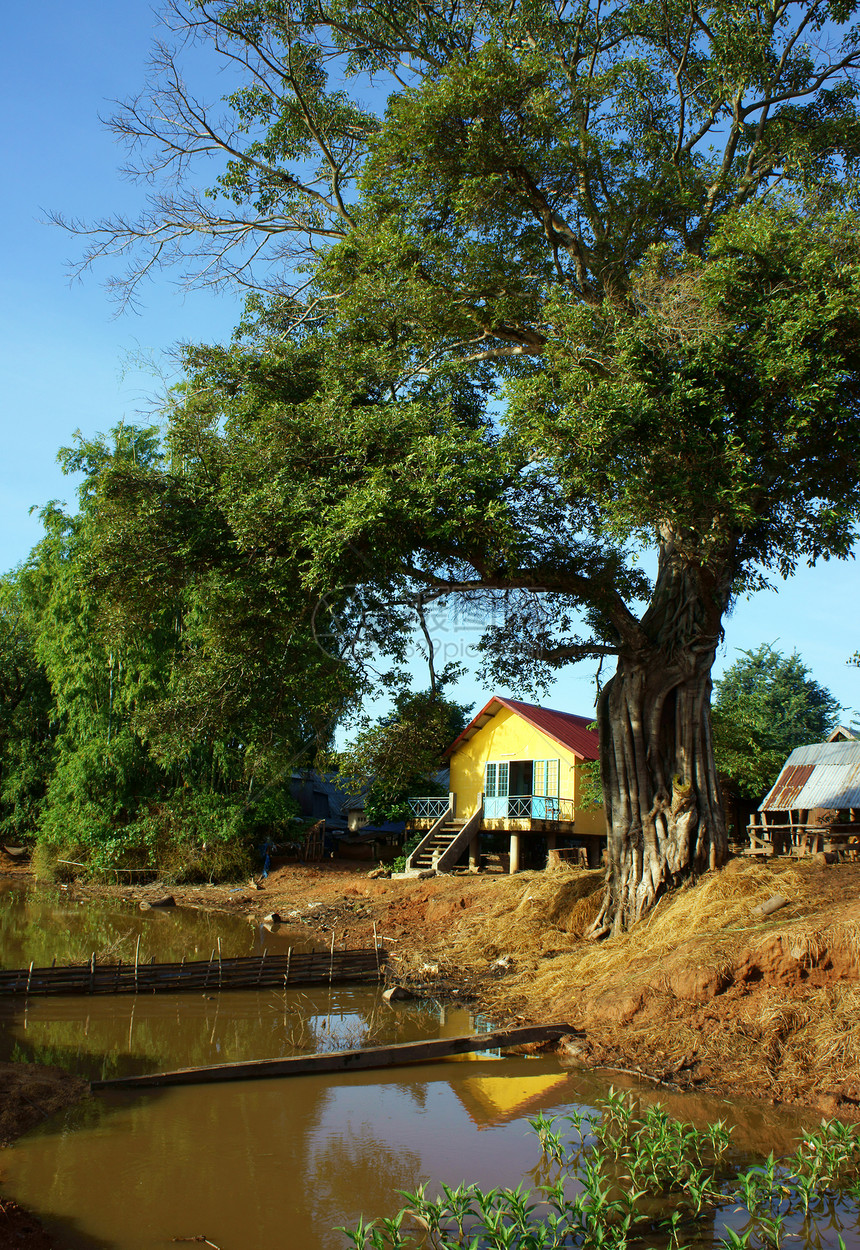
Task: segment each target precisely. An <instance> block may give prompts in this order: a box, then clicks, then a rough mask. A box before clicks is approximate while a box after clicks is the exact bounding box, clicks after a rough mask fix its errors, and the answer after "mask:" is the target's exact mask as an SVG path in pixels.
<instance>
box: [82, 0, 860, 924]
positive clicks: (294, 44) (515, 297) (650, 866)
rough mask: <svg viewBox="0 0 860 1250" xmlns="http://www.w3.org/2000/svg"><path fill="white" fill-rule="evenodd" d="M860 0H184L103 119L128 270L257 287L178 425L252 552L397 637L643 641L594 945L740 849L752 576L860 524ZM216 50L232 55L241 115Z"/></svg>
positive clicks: (131, 284)
mask: <svg viewBox="0 0 860 1250" xmlns="http://www.w3.org/2000/svg"><path fill="white" fill-rule="evenodd" d="M855 8H856V6H855V5H854V4H853V3H850V2H849V0H767V2H766V3H764V4H760V3H753V2H752V0H706V2H700V0H683V3H681V2H680V0H610V2H607V0H570V2H568V0H520V2H519V3H518V4H516V5H513V4H510V3H509V2H508V0H446V3H444V4H437V3H435V2H434V0H430V3H426V2H424V0H422V2H421V3H417V0H375V2H373V3H371V2H370V0H249V2H248V3H243V2H240V3H234V4H230V3H225V2H222V0H212V2H208V0H202V2H194V0H176V2H175V3H174V4H173V5H172V6H171V8H170V9H169V10H168V12H167V14H166V18H165V21H166V24H167V33H166V36H165V41H164V42H163V43H162V44H161V45H159V47H158V49H157V51H156V56H155V59H154V63H153V76H152V80H151V82H150V84H149V87H148V88H147V90H146V91H145V92H144V94H143V95H141V96H140V97H138V98H137V99H134V100H132V101H130V102H129V103H128V104H127V105H126V106H125V107H123V108H122V109H121V111H120V112H119V114H118V115H117V117H116V119H115V122H114V125H115V127H116V129H117V131H118V133H119V134H120V135H121V136H122V137H123V138H124V139H126V140H127V141H128V143H129V145H130V147H131V148H132V150H133V152H134V153H135V154H136V155H135V158H134V159H135V161H136V165H135V168H136V169H137V170H138V172H140V173H141V174H142V175H145V176H146V177H147V178H150V179H155V180H156V184H157V185H156V189H155V190H154V192H153V194H152V197H151V199H150V200H149V204H148V208H147V209H146V211H145V212H144V214H143V215H142V217H141V218H140V219H139V220H135V221H132V220H110V221H104V222H101V223H97V224H95V225H93V226H86V227H85V226H80V225H79V226H77V227H74V226H73V228H75V229H77V230H79V231H81V232H82V233H85V234H88V235H89V236H90V240H91V246H90V250H89V252H88V256H87V260H92V259H94V258H95V257H97V256H103V255H106V254H114V255H117V254H119V255H125V256H127V257H128V258H129V269H128V271H127V273H126V275H125V284H124V287H123V289H124V290H125V292H126V293H131V294H132V296H133V292H134V291H135V290H136V284H137V282H138V280H139V279H141V278H142V277H144V276H145V275H146V274H149V273H151V272H152V271H153V269H154V268H156V267H159V266H163V265H166V264H172V265H179V266H180V267H181V268H182V269H183V272H184V274H185V277H186V279H187V280H188V281H197V282H208V283H216V284H217V283H220V284H228V285H229V284H233V285H234V286H237V287H239V288H244V289H246V290H247V291H248V292H249V298H248V304H247V310H246V313H245V317H244V320H243V322H242V325H241V326H240V329H239V332H238V333H237V337H236V339H235V341H234V343H233V344H232V345H230V346H229V347H227V348H224V349H219V348H195V349H193V350H189V352H188V358H187V364H188V369H189V389H188V394H189V395H190V396H192V397H193V400H189V404H188V405H187V407H186V411H185V412H184V413H183V414H181V415H180V416H179V417H178V418H177V419H176V420H177V428H181V430H182V441H183V446H184V447H186V449H187V448H188V447H192V448H193V445H194V439H193V437H191V436H190V435H189V429H190V428H191V427H192V426H194V424H195V423H198V424H202V426H205V428H206V431H207V438H208V439H210V440H211V439H213V438H215V439H217V440H220V442H221V444H222V452H221V453H220V454H221V455H222V456H223V461H222V470H221V471H222V473H223V474H224V481H225V483H227V485H226V486H225V490H226V491H228V495H227V496H225V500H226V502H225V512H226V513H227V514H229V517H230V524H231V526H232V527H233V532H234V533H235V535H236V541H237V542H238V543H239V545H240V547H241V549H242V550H243V551H244V552H245V557H246V559H247V560H248V562H251V563H252V562H254V561H257V562H260V563H261V564H266V562H268V564H271V563H272V562H275V563H276V562H277V561H278V560H279V559H280V558H287V557H288V558H289V559H290V561H292V562H293V563H294V564H295V562H296V561H298V566H299V567H300V569H301V578H302V581H303V583H304V587H305V590H306V591H307V592H309V593H311V594H313V595H316V596H318V598H319V600H320V602H321V603H322V604H323V605H325V604H326V603H328V602H330V599H329V596H331V595H332V594H336V595H337V596H338V603H339V604H341V605H343V604H344V603H345V602H346V599H345V598H344V594H345V592H344V590H343V588H344V587H350V588H352V589H351V590H350V592H349V595H348V596H347V599H348V602H349V607H348V608H342V611H343V613H344V615H345V617H346V618H347V619H348V620H349V621H350V622H351V623H355V622H364V623H367V622H368V621H373V622H375V625H374V629H375V634H374V637H375V639H376V641H377V642H379V643H381V644H382V645H383V646H386V645H387V646H388V648H389V649H390V650H393V651H395V652H396V651H397V648H398V646H399V645H400V643H401V641H402V629H405V628H406V627H407V613H406V611H405V608H406V607H408V606H410V605H411V606H412V607H414V608H415V609H416V611H417V612H418V614H419V617H420V616H421V613H422V611H423V610H424V609H426V607H427V605H428V604H429V603H431V602H433V601H436V600H443V601H449V600H451V599H452V598H453V597H455V596H464V597H467V598H471V599H473V600H476V601H477V602H478V603H479V604H483V605H492V607H493V611H492V613H491V614H488V617H487V619H488V622H489V623H488V626H487V629H486V632H485V635H484V640H483V644H482V645H483V648H484V652H485V656H486V661H487V665H488V668H489V670H490V671H491V672H493V673H494V675H496V676H505V677H507V678H508V679H509V680H511V681H515V682H523V681H525V680H527V679H528V680H534V679H537V678H540V677H541V676H542V675H546V674H547V673H548V672H550V671H551V670H552V669H554V668H556V667H557V666H560V665H564V664H567V663H570V662H572V661H576V660H579V659H583V658H585V657H616V659H617V669H616V671H615V675H614V676H612V677H611V679H610V680H608V681H607V682H606V684H605V685H604V686H603V688H602V690H601V692H600V696H599V701H598V721H599V727H600V739H601V759H602V780H603V789H604V796H605V803H606V812H607V817H608V821H609V827H610V837H609V846H610V856H609V872H608V878H607V890H606V897H605V903H604V907H603V910H602V912H601V915H600V918H599V920H598V922H597V924H596V926H595V933H597V934H599V933H605V932H609V931H611V930H613V929H617V928H619V927H621V926H624V925H626V924H629V923H630V922H632V921H633V920H635V919H636V918H638V917H640V916H641V915H642V914H643V913H644V912H645V911H646V910H647V909H648V907H649V906H650V905H651V904H652V903H653V902H654V900H655V898H656V897H657V895H658V894H659V892H660V891H661V890H662V889H664V888H665V887H666V886H667V885H668V884H671V883H673V882H675V881H677V880H679V879H681V878H683V877H684V876H685V875H687V874H690V873H695V872H699V871H702V870H705V869H707V868H708V867H714V866H717V865H719V864H720V863H721V862H722V860H723V859H724V857H725V854H726V829H725V826H724V820H723V816H722V813H721V806H720V799H719V791H718V783H717V776H716V773H715V768H714V761H713V752H712V748H711V737H710V721H709V702H710V690H711V681H710V672H711V666H712V663H713V660H714V656H715V652H716V648H717V646H718V644H719V641H720V638H721V632H722V622H723V618H724V615H725V613H726V611H727V610H728V609H729V608H730V606H731V603H732V600H733V598H734V597H735V596H737V595H738V594H741V593H746V592H748V591H750V590H751V589H754V588H755V587H756V586H758V585H761V584H763V583H764V582H765V580H766V578H767V576H768V573H769V572H770V571H773V572H775V573H777V574H780V575H786V574H788V573H790V572H791V570H792V569H793V568H794V567H795V565H796V564H797V562H798V561H810V562H813V561H815V560H817V559H819V558H829V557H847V556H848V555H849V554H850V551H851V546H852V541H853V532H854V525H855V521H856V518H857V514H858V503H860V478H858V453H860V412H858V399H860V248H858V240H857V232H856V218H855V216H854V213H855V210H856V206H857V196H856V189H857V184H856V174H857V163H858V156H860V119H858V110H857V70H858V66H860V35H858V31H857V28H856V27H855V26H854V25H853V24H852V23H853V17H854V12H855ZM189 44H196V45H201V46H203V47H208V48H209V49H210V50H211V52H212V54H213V56H215V57H216V58H217V57H220V58H221V59H222V60H223V62H224V63H225V64H226V66H227V67H228V74H230V75H232V79H230V81H231V85H232V86H233V87H234V88H235V89H234V90H232V91H230V92H229V94H227V95H226V96H225V97H224V98H223V99H222V100H221V101H220V103H218V104H217V106H216V107H215V108H208V107H207V106H206V105H205V104H204V103H203V102H202V100H201V92H200V91H199V90H192V89H191V88H190V87H188V86H187V85H186V83H185V80H184V78H183V74H182V56H183V50H184V49H185V50H187V46H188V45H189ZM195 64H196V65H197V66H198V68H199V66H200V64H201V61H200V59H199V57H198V59H197V60H196V61H195ZM159 178H163V181H162V182H161V183H158V179H159ZM308 370H310V371H311V373H312V375H313V379H314V380H313V384H312V385H310V386H309V387H308V389H307V393H306V394H305V396H304V397H303V398H299V399H297V398H296V395H295V387H294V386H293V385H292V382H291V381H290V379H292V378H294V376H295V374H296V372H297V371H298V372H302V371H304V372H307V371H308ZM187 454H192V453H187ZM225 465H226V466H229V467H228V468H224V466H225ZM177 471H178V470H177ZM114 488H115V490H116V497H117V498H118V497H119V495H120V494H121V493H122V491H121V490H120V488H119V486H118V485H117V484H116V483H114V487H111V484H110V482H109V481H106V483H105V487H104V490H105V499H106V506H107V504H108V503H109V499H110V494H111V490H112V489H114ZM649 551H650V552H652V553H653V555H652V557H651V558H650V559H646V558H644V555H645V553H647V552H649ZM106 558H107V556H106ZM267 567H268V565H267ZM340 653H341V654H343V648H342V647H341V651H340ZM346 658H349V657H348V656H347V657H346Z"/></svg>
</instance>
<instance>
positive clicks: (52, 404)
mask: <svg viewBox="0 0 860 1250" xmlns="http://www.w3.org/2000/svg"><path fill="white" fill-rule="evenodd" d="M155 29H156V19H155V16H154V14H153V11H152V9H151V8H150V6H149V5H148V4H147V3H144V2H143V0H123V3H122V4H116V3H115V0H113V2H111V3H108V2H107V0H86V3H84V4H79V5H70V4H69V3H68V0H41V2H40V3H38V4H34V5H16V6H13V8H11V9H10V10H9V12H8V13H7V15H6V21H5V24H4V34H5V39H4V42H3V52H2V54H0V55H2V60H3V63H2V75H0V93H2V108H3V113H2V115H3V116H4V117H5V118H6V119H7V126H6V131H5V134H4V145H3V146H4V157H5V161H4V164H5V175H6V177H5V185H6V188H7V190H6V193H5V195H4V196H3V197H2V199H0V229H2V237H3V238H4V239H5V240H6V249H5V254H4V258H3V264H2V266H0V319H2V324H0V352H2V370H3V373H2V376H3V390H2V429H3V449H4V455H3V457H2V461H0V509H1V510H2V511H0V569H9V568H12V567H14V566H15V565H16V564H18V563H19V562H20V561H22V560H23V559H25V557H26V555H27V553H28V551H29V550H30V548H31V547H32V545H33V544H34V543H35V542H36V541H37V540H38V538H39V536H40V527H39V523H38V520H37V518H36V517H35V516H30V515H28V510H29V509H30V507H31V506H33V505H36V506H41V505H42V504H44V503H45V502H46V501H47V500H49V499H53V498H59V499H65V500H69V501H71V499H72V497H73V494H74V485H73V483H71V482H69V481H68V480H67V479H64V478H63V476H62V474H61V473H60V470H59V467H58V466H57V463H56V453H57V449H58V448H59V447H60V446H61V445H63V444H64V443H68V442H69V441H70V439H71V437H72V434H73V432H74V431H75V430H76V429H78V428H79V429H81V430H82V432H83V433H84V434H85V435H92V434H94V433H95V432H97V431H99V430H106V429H109V428H110V427H111V426H113V425H115V424H117V422H118V421H120V420H121V419H126V420H133V419H139V418H140V417H141V416H142V415H144V414H145V413H146V412H147V410H148V408H149V406H150V405H151V402H152V399H153V396H155V395H156V394H157V392H158V389H159V383H158V381H157V379H156V378H155V377H154V376H153V375H152V373H150V372H148V371H147V370H146V369H145V368H144V369H142V368H140V367H138V365H136V364H135V363H134V362H135V361H139V360H140V359H141V358H143V359H152V360H154V361H155V362H156V363H158V362H161V363H162V365H164V364H165V363H166V361H167V357H168V354H169V352H170V349H171V347H172V346H173V345H175V344H176V343H177V342H179V341H182V340H197V341H206V340H210V341H211V340H217V339H223V338H226V337H227V336H228V335H229V332H230V330H231V328H232V326H233V325H234V323H235V321H236V319H237V316H238V313H239V310H240V300H239V299H238V298H236V299H233V298H229V297H218V298H216V297H213V296H211V295H209V294H205V293H198V294H191V295H189V294H185V293H183V292H182V291H181V290H180V289H179V287H178V285H177V283H176V280H175V277H174V278H172V277H171V275H170V274H163V275H160V276H159V277H158V279H157V280H156V281H155V282H153V283H150V284H149V286H148V287H146V289H145V290H144V301H145V303H144V307H143V309H142V311H141V313H140V314H139V315H135V314H132V313H126V314H124V315H122V316H120V317H117V316H116V310H115V306H114V305H113V304H112V303H111V301H110V299H109V297H108V294H107V292H106V291H105V289H104V287H103V286H102V285H101V282H102V280H103V279H105V278H106V277H107V276H108V271H107V269H102V270H101V271H95V272H94V273H92V274H90V275H89V276H87V277H85V278H84V280H83V281H82V282H75V283H73V284H71V285H70V282H69V277H68V274H67V272H66V270H65V263H66V262H67V261H68V260H69V259H70V258H74V257H75V256H77V255H78V254H79V250H80V249H79V243H78V241H76V240H75V239H72V238H70V237H68V236H67V235H66V234H64V232H62V231H61V230H59V229H58V228H56V227H54V226H50V225H47V224H45V217H46V214H47V213H48V212H50V211H61V212H63V213H65V214H67V215H68V216H71V217H80V218H83V219H88V220H92V219H94V218H97V217H99V216H103V215H106V214H109V213H113V212H116V211H118V210H123V209H125V210H128V211H132V212H133V210H134V208H135V206H136V205H139V204H140V203H141V201H142V198H143V194H144V192H143V189H141V188H140V187H136V186H134V185H132V184H130V183H128V182H126V181H124V180H123V179H122V177H121V176H120V174H119V172H118V169H119V166H120V165H121V163H122V159H123V153H122V151H121V149H120V148H119V147H117V145H116V143H115V142H114V139H113V137H112V136H111V135H110V134H109V133H108V131H107V130H106V129H105V128H104V127H103V126H102V125H101V124H100V122H99V115H100V114H102V115H104V114H106V113H109V112H110V111H111V104H110V101H111V100H112V99H116V98H120V97H125V96H127V95H130V94H133V93H134V92H135V91H136V90H138V89H139V88H140V86H141V85H142V83H143V79H144V74H145V69H146V62H147V58H148V53H149V47H150V43H151V40H152V37H153V35H154V33H155ZM210 88H211V91H212V92H213V93H217V82H215V81H213V82H212V83H211V84H210ZM438 634H439V640H440V642H441V643H442V644H443V645H445V646H447V647H448V649H449V654H451V655H454V654H456V655H458V656H459V657H460V658H462V659H464V660H465V662H466V663H467V665H468V664H469V663H470V656H469V651H468V647H469V645H470V644H471V643H473V642H474V635H469V634H468V633H467V634H465V635H462V634H460V633H459V632H458V631H457V630H455V629H454V628H453V627H448V628H445V629H444V630H440V631H438ZM762 642H771V643H775V645H776V646H777V647H778V648H779V649H780V650H783V651H792V650H794V649H795V648H796V649H797V650H798V651H800V653H801V655H802V656H803V659H804V661H805V662H806V663H807V665H808V666H809V667H810V669H811V670H812V673H813V675H814V676H815V677H816V679H817V680H818V681H820V682H822V683H823V684H824V685H826V686H827V687H829V689H830V690H831V691H832V692H833V693H834V695H835V696H836V697H837V698H838V699H839V700H840V701H841V702H842V704H843V705H844V706H845V707H848V708H856V709H860V669H854V668H851V667H849V666H848V665H847V659H848V657H849V656H850V655H851V654H852V653H853V652H854V651H855V650H857V649H858V648H860V591H858V576H857V568H856V565H855V564H854V563H853V562H851V563H848V564H842V563H838V562H833V563H830V564H825V565H822V566H820V567H819V568H817V569H814V570H807V569H804V570H802V571H801V573H799V574H798V576H797V577H795V578H793V579H792V580H791V581H790V582H787V583H780V584H779V585H778V589H777V591H776V592H761V593H759V594H758V595H756V596H754V597H753V598H752V599H750V600H747V601H744V602H742V603H740V604H738V606H737V607H736V609H735V611H734V613H733V615H732V616H731V617H730V618H729V620H728V621H727V622H726V642H725V646H724V647H723V648H722V650H721V652H720V655H719V656H718V660H717V667H716V670H715V672H716V673H717V674H718V673H719V672H720V671H721V670H722V669H723V668H724V667H725V666H726V665H727V664H729V663H731V662H732V661H733V660H734V659H735V658H736V657H737V654H738V651H739V650H740V649H744V648H751V647H755V646H758V645H759V644H760V643H762ZM593 672H594V667H593V665H590V664H582V665H579V666H576V667H574V668H572V669H569V670H567V671H566V672H565V673H564V674H563V675H562V676H561V677H560V679H559V681H558V683H557V685H556V687H555V689H554V690H553V692H552V693H551V695H550V696H548V697H547V699H546V700H545V701H546V702H547V703H548V704H554V705H555V706H559V707H567V708H568V709H569V710H571V711H578V712H581V713H583V714H587V713H588V712H589V711H590V709H591V706H592V703H593V697H594V695H593V692H594V687H593ZM489 693H490V691H488V690H487V689H486V688H485V687H484V686H483V685H482V684H481V683H480V682H478V681H477V680H476V679H473V678H469V679H467V680H464V681H463V682H462V683H461V685H460V686H459V687H458V689H457V692H456V694H457V697H459V698H460V699H462V700H463V701H465V702H477V703H482V702H484V701H486V698H487V697H488V696H489ZM508 693H511V694H513V695H516V694H517V693H518V692H517V691H510V692H508Z"/></svg>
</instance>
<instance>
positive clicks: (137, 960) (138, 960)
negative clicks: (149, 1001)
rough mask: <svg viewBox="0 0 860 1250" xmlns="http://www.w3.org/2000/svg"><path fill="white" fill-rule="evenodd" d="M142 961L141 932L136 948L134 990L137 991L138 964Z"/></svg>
mask: <svg viewBox="0 0 860 1250" xmlns="http://www.w3.org/2000/svg"><path fill="white" fill-rule="evenodd" d="M139 962H140V934H139V933H138V935H137V945H136V946H135V948H134V992H135V994H136V993H137V966H138V964H139Z"/></svg>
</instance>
